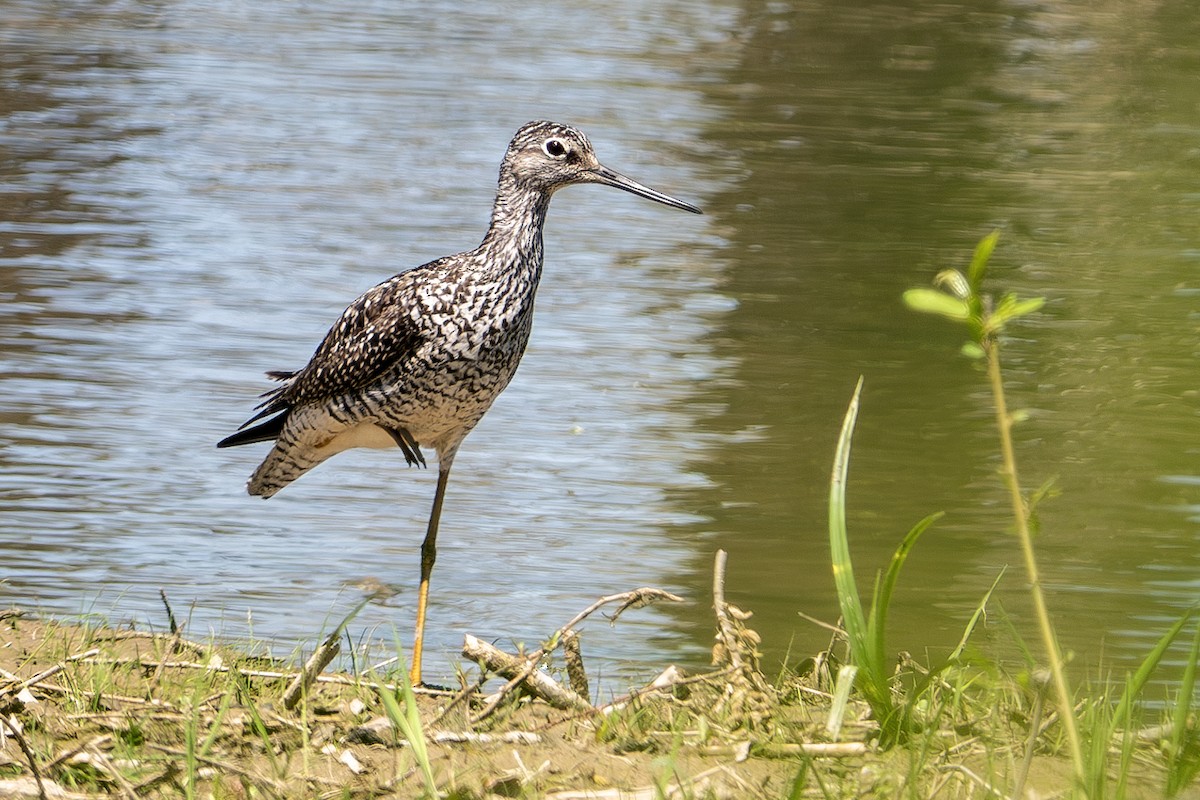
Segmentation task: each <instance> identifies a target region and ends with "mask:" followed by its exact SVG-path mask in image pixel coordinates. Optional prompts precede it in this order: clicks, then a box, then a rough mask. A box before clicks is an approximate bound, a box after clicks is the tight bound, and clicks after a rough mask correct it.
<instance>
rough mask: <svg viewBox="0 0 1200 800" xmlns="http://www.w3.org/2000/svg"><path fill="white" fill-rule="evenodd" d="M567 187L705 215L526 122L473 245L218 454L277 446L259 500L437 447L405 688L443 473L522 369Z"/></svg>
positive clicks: (380, 310)
mask: <svg viewBox="0 0 1200 800" xmlns="http://www.w3.org/2000/svg"><path fill="white" fill-rule="evenodd" d="M576 183H599V184H603V185H605V186H614V187H616V188H618V189H624V190H625V191H627V192H632V193H633V194H636V195H639V196H641V197H645V198H647V199H650V200H654V201H655V202H658V203H663V204H665V205H668V206H673V207H675V208H679V209H683V210H684V211H690V212H692V213H695V214H699V213H701V211H700V209H699V208H697V207H696V206H694V205H692V204H690V203H685V202H683V201H682V200H676V199H675V198H673V197H669V196H667V195H665V194H663V193H661V192H658V191H655V190H654V189H651V188H649V187H647V186H643V185H642V184H640V183H638V182H637V181H634V180H632V179H631V178H627V177H626V176H624V175H622V174H620V173H618V172H615V171H613V170H611V169H609V168H608V167H605V166H604V165H603V164H601V163H600V161H599V160H598V159H597V158H596V154H595V151H594V150H593V149H592V145H591V142H589V141H588V138H587V136H585V135H584V134H583V132H582V131H580V130H578V129H577V128H573V127H571V126H569V125H562V124H559V123H555V122H547V121H545V120H538V121H534V122H530V123H527V124H525V125H523V126H522V127H521V128H520V130H518V131H517V133H516V135H515V136H513V139H512V141H511V142H510V143H509V145H508V150H507V152H506V153H505V154H504V160H503V161H502V162H501V164H500V179H499V183H498V187H497V190H496V200H495V203H494V204H493V206H492V217H491V224H490V225H489V227H488V231H487V234H486V235H485V236H484V237H483V242H482V243H481V244H480V245H479V247H477V248H475V249H474V250H468V251H466V252H463V253H458V254H457V255H452V256H446V257H444V258H439V259H437V260H435V261H430V262H429V263H428V264H424V265H422V266H420V267H416V268H415V269H410V270H408V271H406V272H401V273H400V274H398V275H394V276H393V277H391V278H388V279H387V280H386V281H384V282H383V283H381V284H379V285H378V286H376V287H374V288H373V289H369V290H368V291H367V292H365V293H364V294H363V295H362V296H360V297H359V298H358V299H357V300H355V301H354V302H353V303H351V304H350V306H349V307H348V308H347V309H346V310H345V311H344V312H342V316H341V318H340V319H339V320H338V321H337V322H336V323H335V324H334V326H333V327H332V328H330V330H329V332H328V333H327V334H325V338H324V340H323V341H322V342H321V344H320V345H319V346H318V347H317V349H316V352H315V353H314V354H313V356H312V359H311V360H310V361H309V362H308V365H307V366H305V367H304V368H303V369H300V370H297V371H295V372H279V371H275V372H268V373H267V375H268V377H270V378H272V379H274V380H277V381H280V382H281V383H280V385H279V386H278V387H276V388H275V389H273V390H271V391H269V392H266V393H265V394H264V395H263V397H265V398H266V399H265V400H264V401H263V402H262V403H260V404H259V406H258V407H257V409H258V413H256V414H255V415H254V416H253V417H251V418H250V419H249V420H247V421H246V423H245V424H243V425H242V426H241V428H240V429H239V430H238V432H237V433H235V434H233V435H232V436H229V437H227V438H225V439H223V440H222V441H221V442H220V443H218V445H217V446H218V447H233V446H236V445H243V444H250V443H252V442H268V441H273V442H274V443H275V444H274V446H273V447H272V448H271V451H270V452H269V453H268V454H267V457H266V458H265V459H264V460H263V462H262V464H260V465H259V467H258V469H256V470H255V471H254V474H253V475H251V476H250V480H249V481H248V483H247V490H248V491H249V493H250V494H252V495H258V496H259V497H263V498H268V497H271V496H273V495H274V494H275V493H276V492H278V491H279V490H280V489H282V488H283V487H285V486H287V485H288V484H289V483H291V482H292V481H294V480H296V479H297V478H299V477H300V476H301V475H303V474H304V473H305V472H307V471H309V470H310V469H312V468H313V467H315V466H317V465H318V464H320V463H321V462H322V461H324V460H325V459H327V458H329V457H330V456H332V455H335V454H336V453H340V452H342V451H343V450H348V449H350V448H353V447H374V448H394V447H399V449H400V451H401V452H402V453H403V454H404V458H405V460H406V461H407V462H408V464H409V465H410V466H414V465H418V466H425V457H424V455H423V454H422V452H421V448H422V447H428V448H433V450H434V451H435V452H436V453H437V463H438V478H437V489H436V490H435V493H434V498H433V507H432V509H431V510H430V513H429V522H428V524H427V526H426V529H425V539H424V541H423V542H422V544H421V578H420V584H419V587H418V591H417V624H416V634H415V637H414V639H415V641H414V644H413V652H412V664H411V666H410V670H409V671H410V679H411V680H412V682H413V684H414V685H419V684H420V683H421V658H422V654H423V650H424V635H425V614H426V610H427V608H428V604H429V580H430V576H431V575H432V573H433V565H434V561H435V560H436V557H437V534H438V522H439V520H440V518H441V513H442V503H443V501H444V499H445V495H446V484H447V481H448V480H449V477H450V466H451V464H453V462H454V456H455V454H456V453H457V452H458V448H459V446H460V445H461V444H462V442H463V439H464V438H465V437H466V435H467V434H468V433H470V432H471V429H472V428H474V427H475V425H476V424H478V422H479V420H480V419H482V417H483V415H484V413H486V412H487V410H488V409H489V408H490V407H491V405H492V403H493V402H494V401H495V400H496V397H497V396H499V394H500V392H502V391H503V390H504V388H505V387H506V386H508V383H509V381H511V380H512V377H513V374H514V373H515V372H516V371H517V365H518V364H519V363H520V361H521V356H522V354H523V353H524V352H525V345H526V344H527V343H528V341H529V331H530V327H531V325H532V322H533V304H534V302H533V301H534V295H535V294H536V292H537V287H538V281H539V280H540V278H541V275H542V226H543V224H544V223H545V220H546V211H547V209H548V208H549V205H550V197H551V195H553V194H554V193H555V192H556V191H557V190H559V189H561V188H563V187H564V186H570V185H572V184H576ZM264 418H266V419H265V421H263V422H259V420H263V419H264ZM256 422H258V423H259V424H257V425H253V427H249V426H251V425H252V424H253V423H256Z"/></svg>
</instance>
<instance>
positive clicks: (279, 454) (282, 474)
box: [246, 441, 332, 500]
mask: <svg viewBox="0 0 1200 800" xmlns="http://www.w3.org/2000/svg"><path fill="white" fill-rule="evenodd" d="M330 455H332V453H328V452H326V453H322V452H321V450H320V449H319V448H315V447H305V446H303V445H298V444H297V443H295V442H293V443H291V444H285V443H284V442H282V441H277V442H275V446H274V447H272V448H271V452H269V453H267V457H266V458H264V459H263V462H262V463H261V464H259V465H258V469H256V470H254V474H253V475H251V476H250V480H249V481H247V482H246V491H247V492H249V493H250V494H253V495H257V496H259V497H261V498H263V499H264V500H265V499H267V498H268V497H272V496H274V495H275V494H276V493H277V492H278V491H279V490H280V489H282V488H283V487H285V486H287V485H288V484H289V483H291V482H292V481H294V480H296V479H297V478H299V477H300V476H301V475H303V474H304V473H306V472H308V471H309V470H310V469H312V468H313V467H315V466H316V465H317V464H320V463H321V462H322V461H324V460H325V459H327V458H329V456H330Z"/></svg>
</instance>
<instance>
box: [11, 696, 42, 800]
mask: <svg viewBox="0 0 1200 800" xmlns="http://www.w3.org/2000/svg"><path fill="white" fill-rule="evenodd" d="M0 723H2V724H3V725H4V728H5V730H7V731H8V735H9V736H11V737H13V738H14V739H16V740H17V746H18V747H20V748H21V752H22V753H24V754H25V760H26V761H28V762H29V771H30V772H31V773H33V780H34V781H35V782H36V783H37V791H38V797H40V798H41V800H46V785H45V784H44V783H43V782H42V773H41V772H40V771H39V770H38V765H37V759H36V758H34V755H33V750H31V749H29V742H27V741H25V736H24V735H23V734H22V733H21V728H20V725H19V724H16V723H14V722H9V721H8V720H7V719H5V718H4V717H3V716H2V715H0Z"/></svg>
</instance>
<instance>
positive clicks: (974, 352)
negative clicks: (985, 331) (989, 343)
mask: <svg viewBox="0 0 1200 800" xmlns="http://www.w3.org/2000/svg"><path fill="white" fill-rule="evenodd" d="M959 352H961V353H962V354H963V355H964V356H966V357H967V358H971V359H975V360H976V361H978V360H979V359H981V358H983V357H984V356H985V355H987V354H986V353H984V352H983V348H982V347H980V346H979V343H978V342H966V343H965V344H963V346H962V349H961V350H960V351H959Z"/></svg>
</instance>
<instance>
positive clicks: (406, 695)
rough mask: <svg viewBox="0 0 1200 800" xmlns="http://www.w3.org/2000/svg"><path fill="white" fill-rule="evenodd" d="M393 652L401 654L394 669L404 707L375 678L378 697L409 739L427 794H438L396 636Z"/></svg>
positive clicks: (419, 719)
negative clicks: (394, 650)
mask: <svg viewBox="0 0 1200 800" xmlns="http://www.w3.org/2000/svg"><path fill="white" fill-rule="evenodd" d="M395 646H396V652H397V653H400V654H401V658H400V670H399V671H398V672H397V674H398V676H399V677H398V678H397V683H398V685H399V686H400V696H401V697H402V698H403V699H404V708H401V707H400V703H399V701H397V700H396V695H395V693H393V692H392V691H391V690H390V689H388V687H387V686H385V685H384V683H383V681H381V680H377V684H378V687H379V698H380V700H381V701H382V702H383V708H384V711H386V712H387V716H388V719H390V720H391V721H392V724H393V725H395V726H396V729H397V730H399V731H400V733H401V734H402V735H403V736H404V738H405V739H406V740H407V741H408V746H409V748H411V750H412V754H413V758H414V759H415V760H416V762H417V766H418V767H419V768H420V770H421V780H422V781H423V782H424V784H425V794H426V796H427V797H430V798H437V797H440V796H441V793H440V792H439V791H438V786H437V778H436V777H434V774H433V765H432V763H431V762H430V760H429V749H428V747H427V746H426V743H425V730H424V728H423V727H422V725H421V714H420V711H419V710H418V708H417V696H416V695H415V694H414V693H413V690H412V684H411V683H410V682H409V680H408V670H406V669H404V659H403V652H404V651H403V648H402V647H401V645H400V642H399V640H397V641H396V643H395Z"/></svg>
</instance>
